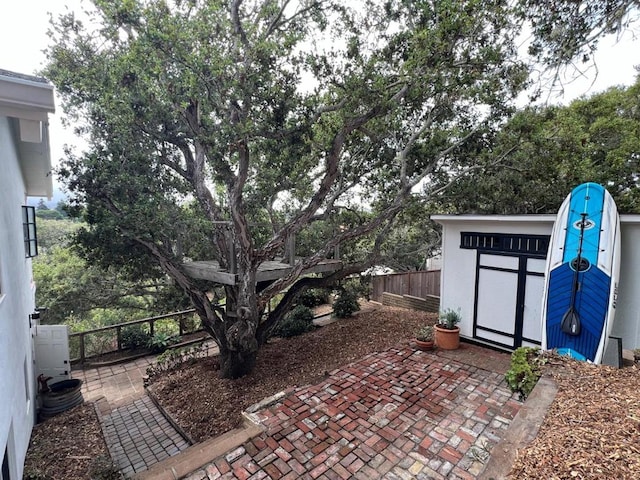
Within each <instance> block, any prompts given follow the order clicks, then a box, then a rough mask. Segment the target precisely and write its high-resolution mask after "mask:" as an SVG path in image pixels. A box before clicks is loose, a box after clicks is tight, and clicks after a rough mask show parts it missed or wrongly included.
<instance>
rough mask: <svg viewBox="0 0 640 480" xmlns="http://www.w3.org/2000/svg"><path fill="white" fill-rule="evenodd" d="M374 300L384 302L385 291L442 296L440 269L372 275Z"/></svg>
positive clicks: (399, 293)
mask: <svg viewBox="0 0 640 480" xmlns="http://www.w3.org/2000/svg"><path fill="white" fill-rule="evenodd" d="M371 283H372V290H373V292H372V294H371V298H372V300H375V301H376V302H380V303H382V294H383V293H384V292H387V293H393V294H395V295H410V296H412V297H418V298H426V297H427V295H436V296H440V270H423V271H419V272H403V273H392V274H389V275H377V276H375V277H372V279H371Z"/></svg>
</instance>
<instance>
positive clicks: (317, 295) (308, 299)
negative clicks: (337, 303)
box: [297, 288, 330, 308]
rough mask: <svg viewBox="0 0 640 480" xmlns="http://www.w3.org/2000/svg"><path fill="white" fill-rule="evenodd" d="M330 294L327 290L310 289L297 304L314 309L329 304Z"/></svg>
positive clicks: (301, 296) (300, 297) (299, 298)
mask: <svg viewBox="0 0 640 480" xmlns="http://www.w3.org/2000/svg"><path fill="white" fill-rule="evenodd" d="M329 294H330V291H329V289H327V288H309V289H307V290H305V291H304V292H303V293H302V294H301V295H300V296H299V297H298V300H297V303H298V304H299V305H304V306H305V307H308V308H314V307H317V306H319V305H324V304H325V303H329Z"/></svg>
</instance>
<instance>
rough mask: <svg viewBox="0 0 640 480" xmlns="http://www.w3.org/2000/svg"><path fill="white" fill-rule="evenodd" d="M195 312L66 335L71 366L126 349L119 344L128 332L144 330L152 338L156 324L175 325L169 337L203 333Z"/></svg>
mask: <svg viewBox="0 0 640 480" xmlns="http://www.w3.org/2000/svg"><path fill="white" fill-rule="evenodd" d="M194 312H195V309H193V308H191V309H189V310H183V311H181V312H174V313H168V314H166V315H158V316H156V317H149V318H142V319H140V320H134V321H131V322H124V323H118V324H116V325H108V326H106V327H100V328H94V329H92V330H85V331H83V332H75V333H70V334H69V347H70V351H71V352H70V353H71V363H78V362H80V363H84V362H85V360H86V359H87V358H90V357H95V356H100V355H104V354H105V353H111V352H120V351H122V350H126V349H127V348H126V347H125V346H124V345H123V342H122V331H123V329H124V330H126V329H127V328H131V327H136V326H144V327H145V332H146V333H147V334H148V335H149V336H150V337H153V335H154V333H155V332H156V328H155V324H156V322H158V321H160V320H165V321H166V320H168V321H170V322H171V323H174V322H175V325H174V326H173V328H172V333H174V334H175V335H177V336H179V337H181V336H182V335H184V334H187V333H194V332H199V331H202V328H201V327H200V325H199V323H200V321H199V319H198V318H197V317H195V313H194Z"/></svg>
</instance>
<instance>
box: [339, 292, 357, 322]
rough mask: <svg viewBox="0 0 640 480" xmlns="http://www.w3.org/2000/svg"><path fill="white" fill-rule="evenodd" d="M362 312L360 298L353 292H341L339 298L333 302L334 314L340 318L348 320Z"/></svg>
mask: <svg viewBox="0 0 640 480" xmlns="http://www.w3.org/2000/svg"><path fill="white" fill-rule="evenodd" d="M358 310H360V304H359V303H358V296H357V295H356V294H355V293H354V292H353V291H351V290H347V289H343V290H340V294H339V295H338V298H336V300H335V302H333V314H334V315H335V316H336V317H338V318H347V317H350V316H351V315H353V314H354V313H355V312H357V311H358Z"/></svg>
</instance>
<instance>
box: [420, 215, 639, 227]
mask: <svg viewBox="0 0 640 480" xmlns="http://www.w3.org/2000/svg"><path fill="white" fill-rule="evenodd" d="M430 218H431V220H433V221H435V222H437V223H440V224H443V225H444V224H445V223H454V222H458V223H459V222H465V223H472V222H482V223H489V222H493V223H553V222H555V221H556V215H552V214H545V215H431V216H430ZM620 223H621V224H640V215H637V214H623V215H620Z"/></svg>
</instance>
